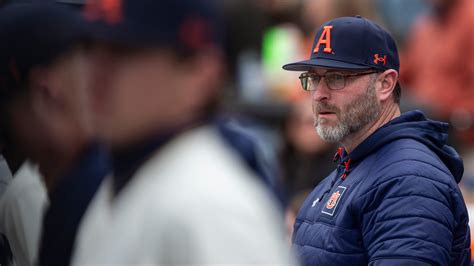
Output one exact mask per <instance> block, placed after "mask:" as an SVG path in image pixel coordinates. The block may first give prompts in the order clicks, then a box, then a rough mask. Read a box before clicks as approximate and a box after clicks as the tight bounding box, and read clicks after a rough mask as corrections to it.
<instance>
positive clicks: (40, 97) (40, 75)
mask: <svg viewBox="0 0 474 266" xmlns="http://www.w3.org/2000/svg"><path fill="white" fill-rule="evenodd" d="M50 79H51V73H50V70H48V69H47V68H44V67H37V68H34V69H32V70H31V71H30V74H29V80H28V86H29V91H30V95H31V99H30V100H31V104H32V108H34V109H37V108H42V109H44V108H61V107H62V106H63V104H64V103H63V102H62V101H61V98H62V97H61V90H60V88H56V87H55V86H51V82H50Z"/></svg>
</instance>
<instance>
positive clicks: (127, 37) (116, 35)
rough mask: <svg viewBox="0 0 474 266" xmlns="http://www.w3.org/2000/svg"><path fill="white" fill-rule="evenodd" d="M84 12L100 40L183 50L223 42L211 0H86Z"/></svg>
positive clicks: (214, 5)
mask: <svg viewBox="0 0 474 266" xmlns="http://www.w3.org/2000/svg"><path fill="white" fill-rule="evenodd" d="M83 12H84V17H85V18H86V20H88V21H89V22H90V23H92V25H93V29H94V30H93V31H94V37H95V38H97V39H99V40H103V41H109V42H113V43H118V44H123V45H129V46H132V47H135V46H138V47H141V46H168V47H173V48H177V49H182V50H185V51H195V50H199V49H204V48H208V47H216V48H219V47H220V46H221V44H222V30H221V25H222V23H221V22H220V19H219V12H218V10H217V6H216V3H215V1H213V0H87V1H86V3H85V6H84V10H83Z"/></svg>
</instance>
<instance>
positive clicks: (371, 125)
mask: <svg viewBox="0 0 474 266" xmlns="http://www.w3.org/2000/svg"><path fill="white" fill-rule="evenodd" d="M283 68H284V69H286V70H292V71H302V72H303V73H302V74H301V76H300V79H301V84H302V86H303V89H305V90H307V91H310V96H311V99H312V101H313V113H314V125H315V128H316V131H317V132H318V134H319V135H320V136H321V138H323V139H324V140H326V141H329V142H338V143H340V144H341V146H340V148H338V152H337V154H336V157H335V159H336V160H338V163H339V164H338V166H337V169H336V170H335V171H333V172H332V173H331V174H330V175H329V176H328V177H327V178H326V179H325V180H323V181H322V182H321V183H320V184H319V185H318V186H317V187H316V188H315V189H314V190H313V192H312V193H311V194H310V195H309V196H308V198H307V199H306V201H305V203H304V204H303V206H302V208H301V209H300V212H299V214H298V216H297V218H296V223H295V227H294V234H293V245H294V247H295V248H296V250H297V252H298V254H299V256H300V257H301V259H302V260H303V262H304V264H305V265H335V264H339V265H402V264H403V265H433V264H436V265H469V264H470V262H469V257H470V248H469V243H470V233H469V226H468V214H467V210H466V206H465V203H464V200H463V196H462V194H461V191H460V190H459V187H458V185H457V183H458V182H459V181H460V179H461V177H462V173H463V164H462V160H461V158H460V157H459V156H458V154H457V153H456V151H455V150H454V149H453V148H452V147H449V146H447V145H446V144H445V142H446V139H447V130H448V125H447V124H446V123H442V122H437V121H433V120H429V119H427V118H426V117H425V116H424V115H423V113H421V112H420V111H411V112H407V113H403V114H401V113H400V108H399V99H400V93H401V92H400V90H401V88H400V85H399V84H398V72H399V59H398V53H397V48H396V46H395V43H394V41H393V39H392V37H391V36H390V34H389V33H388V32H386V31H385V30H383V29H382V28H381V27H379V26H378V25H376V24H375V23H374V22H372V21H370V20H367V19H365V18H362V17H360V16H356V17H341V18H337V19H334V20H331V21H328V22H326V23H324V24H323V25H322V26H321V27H320V28H319V30H318V32H317V34H316V36H315V41H314V44H313V47H312V49H311V55H310V59H309V60H305V61H300V62H296V63H291V64H287V65H285V66H284V67H283Z"/></svg>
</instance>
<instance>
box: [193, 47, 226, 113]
mask: <svg viewBox="0 0 474 266" xmlns="http://www.w3.org/2000/svg"><path fill="white" fill-rule="evenodd" d="M190 60H191V62H188V64H187V66H186V67H187V70H186V73H190V76H191V77H192V78H191V79H188V83H189V84H187V85H184V86H185V87H186V88H188V89H189V90H193V91H190V92H188V93H191V95H193V97H186V98H189V99H190V100H191V101H193V102H196V104H201V103H202V102H206V101H208V100H209V99H210V98H213V97H215V95H216V94H217V90H218V89H219V88H220V86H221V82H222V80H223V75H224V74H225V73H224V61H223V57H222V55H221V54H220V53H219V52H217V51H207V52H202V53H200V54H198V55H195V56H194V57H193V58H192V59H190Z"/></svg>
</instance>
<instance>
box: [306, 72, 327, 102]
mask: <svg viewBox="0 0 474 266" xmlns="http://www.w3.org/2000/svg"><path fill="white" fill-rule="evenodd" d="M330 93H331V90H330V89H329V87H328V85H327V83H326V80H325V78H321V80H320V81H319V83H318V85H317V86H316V88H314V90H312V91H311V99H312V100H313V101H316V102H321V101H326V100H328V99H329V97H330Z"/></svg>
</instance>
